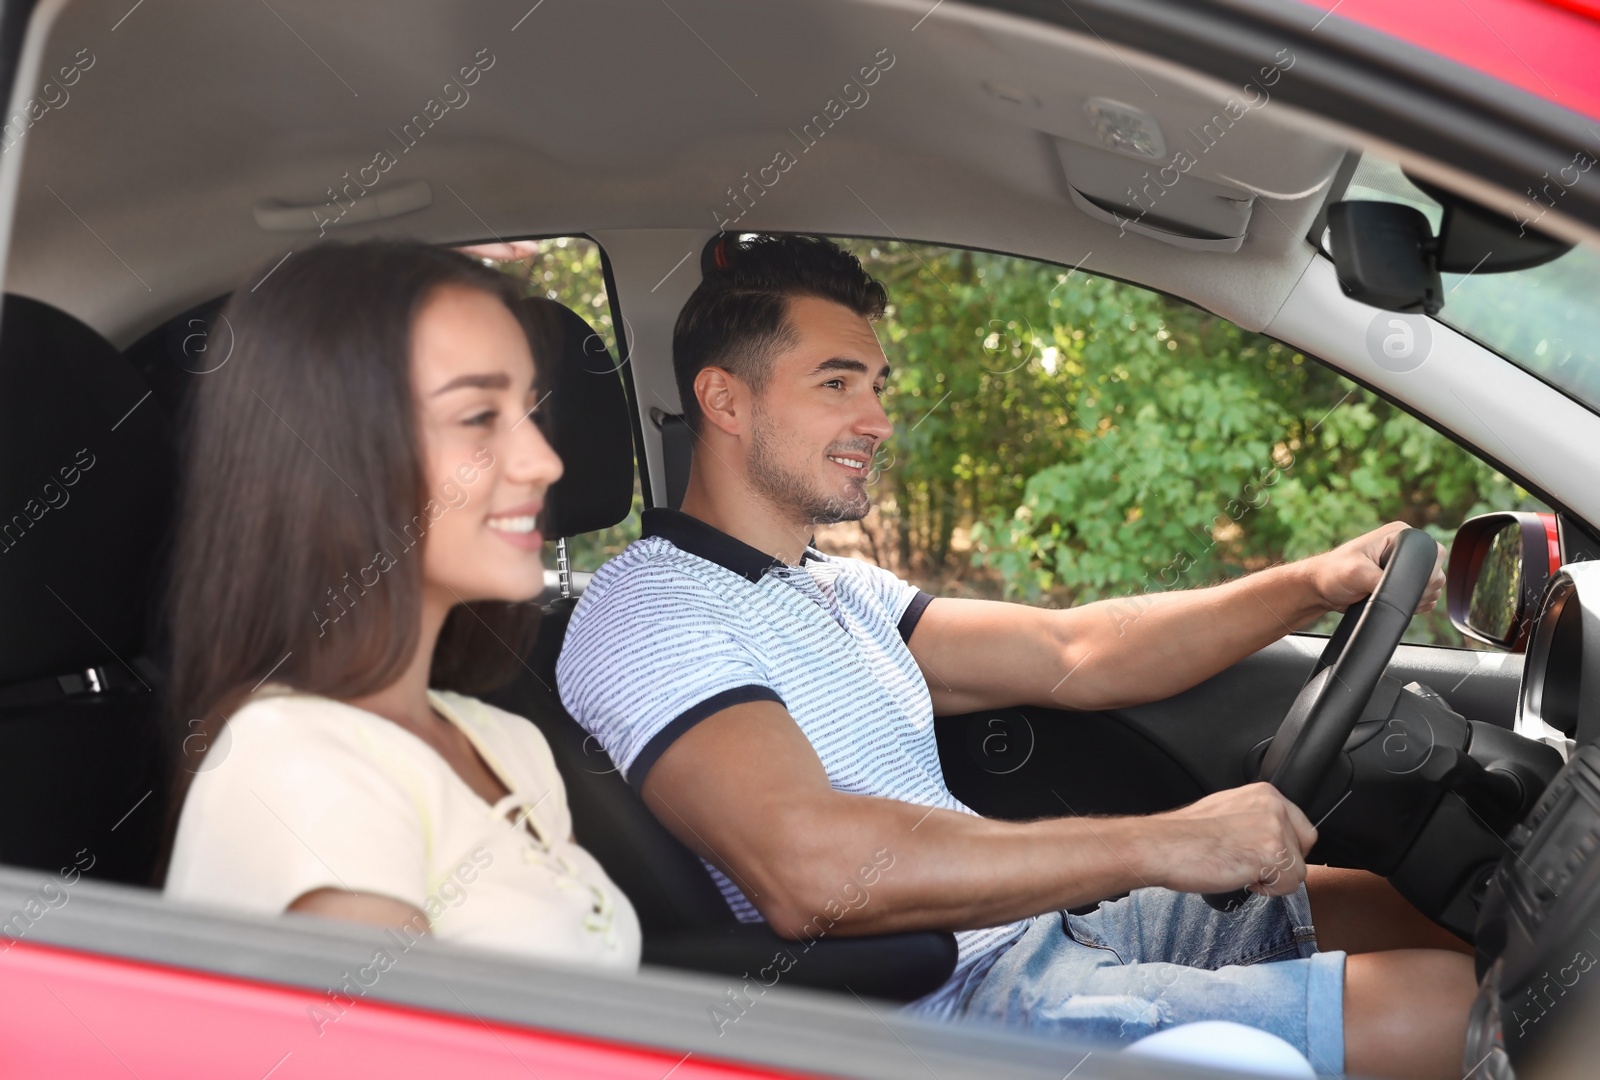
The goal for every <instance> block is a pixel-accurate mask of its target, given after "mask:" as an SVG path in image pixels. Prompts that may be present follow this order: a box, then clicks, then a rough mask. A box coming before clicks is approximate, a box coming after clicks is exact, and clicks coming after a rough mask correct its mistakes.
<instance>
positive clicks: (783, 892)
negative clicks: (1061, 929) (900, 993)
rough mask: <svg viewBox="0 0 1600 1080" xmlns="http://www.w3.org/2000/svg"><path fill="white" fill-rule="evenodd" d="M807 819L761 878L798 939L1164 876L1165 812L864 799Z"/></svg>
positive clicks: (953, 920) (956, 922) (1080, 896)
mask: <svg viewBox="0 0 1600 1080" xmlns="http://www.w3.org/2000/svg"><path fill="white" fill-rule="evenodd" d="M867 804H870V805H867ZM807 816H808V818H809V822H810V825H809V827H808V828H807V829H806V830H805V831H806V834H807V839H806V840H804V841H798V842H797V847H798V850H796V847H788V849H787V854H786V856H785V858H784V864H785V865H784V867H783V869H782V870H778V868H776V867H774V868H773V872H771V873H762V874H760V877H762V878H763V879H764V880H763V881H762V882H761V883H760V884H759V885H758V886H757V889H758V890H759V893H760V895H759V897H758V899H757V901H756V903H757V906H758V907H759V908H760V909H761V911H762V913H763V914H764V915H765V916H766V917H767V919H768V920H769V921H770V922H771V923H772V924H773V927H774V929H775V930H777V931H778V933H779V934H781V935H783V936H785V937H790V938H796V939H806V938H811V937H816V936H818V934H819V932H820V931H828V932H831V933H835V934H852V935H853V934H878V933H890V932H893V931H897V930H915V929H928V928H944V929H963V928H965V929H970V928H974V927H982V926H995V925H999V924H1002V923H1007V922H1012V921H1014V920H1017V919H1022V918H1027V917H1028V916H1031V915H1037V914H1039V913H1040V912H1044V911H1055V910H1060V909H1063V908H1069V907H1076V906H1078V905H1080V904H1086V903H1091V902H1093V901H1095V900H1100V899H1104V898H1105V897H1108V896H1116V895H1119V894H1121V893H1124V892H1127V891H1129V890H1131V889H1137V888H1142V887H1144V886H1147V885H1155V884H1159V883H1160V881H1159V878H1160V873H1159V872H1158V869H1157V868H1158V866H1159V864H1160V863H1161V861H1162V860H1161V859H1160V858H1159V857H1158V856H1157V855H1156V854H1155V852H1156V850H1157V848H1158V847H1159V843H1160V840H1159V836H1160V833H1161V824H1160V823H1159V821H1158V819H1154V818H1125V817H1112V818H1092V819H1091V818H1060V819H1053V820H1047V821H1035V822H1025V823H1018V822H1006V821H995V820H991V819H987V818H980V817H974V816H971V815H968V814H961V813H957V812H955V811H950V810H932V811H930V810H928V809H927V808H926V807H920V806H913V805H911V804H909V803H900V802H895V801H892V800H887V799H860V798H854V797H850V798H847V800H846V801H845V802H843V803H841V804H839V805H838V806H836V807H834V808H831V809H829V810H823V811H821V812H820V813H818V812H813V813H811V814H809V815H807ZM774 846H775V847H776V846H777V845H774ZM750 869H752V868H751V867H748V866H747V867H746V870H747V871H749V870H750Z"/></svg>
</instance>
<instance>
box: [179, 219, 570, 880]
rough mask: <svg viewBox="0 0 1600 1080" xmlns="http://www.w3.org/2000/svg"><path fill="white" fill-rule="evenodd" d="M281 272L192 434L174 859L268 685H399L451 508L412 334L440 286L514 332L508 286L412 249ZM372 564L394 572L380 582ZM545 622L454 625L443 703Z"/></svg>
mask: <svg viewBox="0 0 1600 1080" xmlns="http://www.w3.org/2000/svg"><path fill="white" fill-rule="evenodd" d="M269 269H271V268H270V267H268V266H263V267H261V269H260V271H259V272H258V273H257V274H255V275H254V276H252V277H251V279H250V280H252V281H259V280H260V279H261V278H262V277H263V276H265V278H266V280H265V281H261V283H260V284H259V285H258V286H257V287H256V288H255V289H254V290H252V291H246V290H243V289H241V290H239V291H238V292H236V293H234V294H233V296H232V298H231V299H230V300H229V301H228V303H227V305H226V307H224V308H223V310H222V313H221V316H220V317H219V319H218V322H219V324H220V323H222V322H223V321H224V320H225V327H224V326H219V327H216V328H214V331H213V340H216V341H219V342H220V341H222V340H225V337H224V334H225V332H226V331H227V330H231V332H232V340H233V351H232V353H231V355H230V356H229V357H228V359H227V361H226V362H225V363H224V364H223V365H222V367H220V368H219V369H217V370H216V371H214V372H212V373H210V374H207V375H204V376H201V377H199V378H198V379H197V382H198V385H197V386H195V387H194V392H193V394H192V395H191V398H190V401H189V411H188V415H187V417H186V421H185V424H184V427H185V438H184V450H183V475H182V481H181V484H180V488H179V497H178V519H177V528H176V532H175V539H174V544H173V555H172V562H171V566H170V568H169V586H168V592H167V610H166V622H167V631H168V635H169V648H170V656H171V671H170V681H169V686H168V717H169V720H170V723H171V727H172V736H173V741H172V743H171V744H170V745H171V746H172V747H173V748H174V750H176V752H177V756H178V761H177V764H176V767H175V768H174V769H173V771H172V774H171V775H172V776H173V777H174V783H173V785H172V792H171V802H170V806H169V828H168V844H167V846H166V850H167V851H168V852H170V847H171V843H170V841H171V838H172V835H173V832H174V830H175V827H176V821H177V817H178V813H179V811H180V809H181V807H182V804H183V799H184V796H185V795H186V793H187V791H188V788H189V784H190V783H191V782H192V780H193V778H194V775H195V774H196V773H197V772H199V771H201V770H203V769H206V768H210V767H219V766H220V765H221V764H222V755H223V753H224V752H225V750H226V742H225V741H224V740H222V734H223V728H224V725H225V724H226V723H227V718H228V716H229V715H230V714H232V713H233V712H234V711H235V710H236V709H238V708H239V706H240V705H241V704H242V703H243V702H244V700H245V699H246V698H247V697H248V696H249V695H250V694H251V693H252V692H253V691H254V690H255V689H257V688H258V687H259V686H260V685H261V684H262V683H263V682H265V681H267V680H268V679H270V680H271V681H272V682H274V683H285V684H287V685H289V686H291V687H293V688H294V689H296V690H298V691H301V692H304V693H310V694H320V695H323V696H326V697H330V698H335V699H340V700H347V699H350V698H355V697H360V696H363V695H365V694H370V693H373V692H375V691H377V690H380V689H382V688H383V687H385V686H388V685H389V684H390V683H392V682H394V680H395V679H397V678H399V676H400V674H401V673H402V672H403V671H404V670H405V668H406V666H407V665H408V663H409V662H410V660H411V657H412V655H413V653H414V652H415V651H416V649H417V647H418V640H419V629H420V624H421V610H422V545H423V544H425V543H426V542H427V532H428V526H429V524H430V519H429V514H428V513H427V512H426V511H425V509H424V508H425V506H426V505H427V504H428V502H429V500H430V499H432V500H437V501H439V502H440V503H442V502H443V501H444V500H445V499H448V498H449V497H450V494H449V493H443V492H429V491H427V490H426V479H425V476H424V472H423V465H422V455H421V452H420V449H419V446H418V436H417V406H416V403H415V401H414V398H413V394H412V388H411V338H412V327H413V324H414V322H415V320H416V317H417V314H418V312H419V311H420V310H421V308H422V306H423V304H424V303H425V302H426V300H427V299H428V298H429V296H430V295H431V294H432V293H433V291H434V290H436V289H438V288H440V287H442V286H446V285H456V286H466V287H469V288H475V289H480V290H482V291H484V292H486V293H489V294H490V295H492V296H494V297H496V298H498V299H500V300H502V301H503V302H504V303H505V304H506V306H507V307H508V308H509V309H510V310H511V311H512V313H513V314H514V315H516V316H517V317H518V318H519V321H521V319H522V315H521V305H519V304H518V302H517V301H518V295H517V287H516V285H515V283H514V282H512V280H511V279H510V278H509V277H507V276H506V275H504V274H502V273H500V272H498V271H496V270H493V269H491V268H489V267H486V266H484V265H483V264H482V263H478V262H474V261H473V260H472V259H469V258H468V257H466V256H465V255H461V254H458V253H455V252H451V251H446V250H441V249H437V248H431V247H428V246H426V245H423V244H418V243H411V242H396V241H369V242H365V243H360V244H329V245H326V246H321V247H317V248H313V249H311V250H309V251H306V252H303V253H298V254H295V255H294V256H292V257H291V258H290V259H289V260H288V261H287V262H284V263H283V264H282V265H281V266H279V267H278V268H277V269H276V270H273V271H272V272H271V273H270V274H269V273H268V270H269ZM524 325H526V324H524ZM542 377H543V372H542V370H541V378H542ZM380 553H381V554H382V555H383V556H387V559H388V560H390V561H392V565H391V566H389V567H388V568H386V569H383V570H382V571H381V573H378V572H377V571H376V570H375V569H374V567H378V566H382V565H383V561H382V560H381V559H380V558H379V556H380ZM374 576H376V577H377V579H378V580H377V581H376V582H375V583H373V577H374ZM538 610H539V609H538V606H537V604H535V603H521V604H512V603H475V604H472V605H467V606H462V607H457V608H456V609H455V610H454V611H452V612H451V614H450V617H449V618H448V619H447V620H446V623H445V627H444V629H443V631H442V632H441V634H440V638H439V643H438V646H437V647H436V649H435V652H434V657H433V666H432V671H431V680H430V681H431V682H432V684H433V685H435V686H441V687H445V688H448V689H456V690H460V691H462V692H465V693H481V692H483V691H485V690H487V689H490V688H492V687H494V686H496V685H499V684H501V683H503V682H504V681H505V680H506V677H507V676H508V675H510V674H511V673H514V672H515V671H516V670H518V668H519V666H520V665H521V664H522V663H523V656H524V654H525V653H526V652H527V649H528V646H529V645H531V642H532V638H533V634H534V632H535V631H536V628H537V619H538ZM164 863H165V859H163V864H164ZM164 874H165V866H164V865H163V866H162V867H161V869H160V871H159V875H161V876H164Z"/></svg>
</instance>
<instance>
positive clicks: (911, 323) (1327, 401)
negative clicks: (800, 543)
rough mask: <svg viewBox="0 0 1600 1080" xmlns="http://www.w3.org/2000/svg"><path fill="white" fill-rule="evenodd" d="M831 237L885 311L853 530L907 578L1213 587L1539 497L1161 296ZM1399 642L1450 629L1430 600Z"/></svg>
mask: <svg viewBox="0 0 1600 1080" xmlns="http://www.w3.org/2000/svg"><path fill="white" fill-rule="evenodd" d="M849 246H850V247H851V248H852V249H853V250H854V251H855V252H856V253H857V254H858V255H859V256H861V258H862V259H863V262H864V263H865V264H866V265H867V267H868V270H869V271H870V272H871V273H873V274H874V276H877V277H878V278H880V280H882V281H884V283H885V285H886V286H887V288H888V290H889V295H890V298H891V301H892V307H891V309H890V311H889V313H888V315H887V316H886V317H885V319H884V320H883V322H882V323H881V324H880V328H879V333H880V337H881V338H882V340H883V342H884V347H885V350H886V351H887V353H888V354H889V358H890V362H891V364H892V365H894V371H893V373H892V375H891V381H890V393H889V394H888V395H887V398H886V400H887V408H888V410H889V412H890V415H891V419H893V420H894V422H895V428H896V435H895V438H894V440H893V442H892V443H891V444H890V446H889V447H888V448H887V449H886V451H885V460H884V461H883V462H882V465H881V473H880V477H881V478H880V480H879V485H880V494H879V508H880V509H879V514H878V515H877V516H878V518H879V519H880V523H879V525H878V526H877V528H878V530H879V532H880V533H882V534H884V535H873V536H871V537H870V538H869V539H870V540H871V542H872V546H873V547H874V548H875V549H877V550H878V551H879V552H880V554H881V555H891V556H892V557H891V558H889V559H888V560H881V561H888V562H889V563H891V564H892V565H893V567H894V569H896V570H897V571H898V572H900V573H902V574H903V575H906V576H908V577H911V578H914V579H918V580H923V581H930V582H934V583H943V584H948V581H949V579H950V578H952V577H954V578H955V579H957V580H962V579H965V580H973V579H980V580H981V579H984V578H988V579H990V580H996V581H997V584H998V586H999V591H1000V592H1001V594H1003V595H1006V596H1009V597H1013V598H1019V599H1023V600H1027V601H1030V602H1034V603H1044V604H1051V605H1066V604H1073V603H1080V602H1084V601H1087V600H1092V599H1096V598H1100V597H1105V596H1116V595H1127V594H1131V593H1143V592H1150V591H1158V590H1163V589H1168V588H1182V587H1192V586H1196V585H1204V584H1210V583H1214V582H1216V581H1220V580H1224V579H1226V578H1229V577H1233V576H1237V575H1239V574H1242V573H1245V572H1248V571H1251V570H1256V569H1260V568H1262V567H1264V566H1268V565H1271V564H1272V563H1274V562H1278V561H1282V560H1287V559H1295V558H1299V557H1301V556H1303V555H1308V554H1312V553H1314V552H1317V551H1321V550H1325V549H1327V548H1328V547H1331V546H1333V545H1334V544H1337V543H1339V542H1341V541H1343V540H1346V539H1349V538H1350V537H1352V536H1354V535H1356V534H1358V533H1361V532H1364V531H1366V530H1368V529H1371V528H1374V527H1376V526H1377V525H1379V524H1381V523H1382V522H1384V521H1389V520H1403V521H1406V522H1408V523H1409V524H1412V525H1416V526H1419V527H1422V528H1425V529H1427V530H1428V531H1429V532H1431V533H1432V534H1433V535H1435V536H1436V537H1437V538H1439V539H1441V540H1443V541H1445V542H1446V543H1448V540H1449V537H1450V535H1451V534H1452V532H1453V530H1454V528H1455V527H1456V526H1457V525H1458V524H1459V523H1460V522H1461V520H1462V519H1464V518H1465V517H1468V516H1471V515H1472V514H1475V513H1481V512H1483V511H1485V510H1488V509H1507V508H1533V507H1537V506H1538V504H1537V503H1536V501H1534V500H1532V499H1531V498H1530V497H1529V495H1528V493H1527V492H1526V491H1523V490H1522V489H1520V488H1516V487H1515V486H1514V485H1512V484H1511V483H1510V482H1509V481H1507V480H1506V479H1505V478H1504V477H1502V476H1501V475H1500V474H1499V473H1497V472H1496V471H1495V470H1493V469H1492V468H1490V467H1489V466H1488V465H1486V464H1484V463H1483V462H1481V461H1480V460H1478V459H1477V458H1476V457H1474V456H1473V455H1471V454H1469V453H1468V452H1466V451H1465V450H1463V449H1461V448H1460V447H1458V446H1457V445H1455V444H1454V443H1453V442H1451V441H1450V440H1449V439H1447V438H1445V437H1444V436H1442V435H1440V434H1438V433H1437V432H1435V431H1434V430H1433V429H1431V428H1429V427H1427V426H1426V425H1424V424H1422V423H1421V422H1419V421H1418V420H1416V419H1415V418H1414V417H1412V416H1410V415H1409V414H1407V413H1405V412H1404V411H1402V410H1400V409H1399V408H1398V407H1396V406H1394V405H1393V404H1391V403H1389V402H1387V401H1384V400H1382V399H1381V398H1379V397H1377V396H1376V395H1374V394H1372V393H1370V392H1367V391H1365V390H1362V389H1360V388H1359V387H1357V386H1356V385H1355V384H1353V383H1351V382H1350V381H1349V380H1347V379H1344V378H1343V377H1342V376H1340V375H1338V374H1336V373H1335V372H1333V371H1332V370H1331V369H1329V368H1326V367H1324V366H1323V365H1321V364H1318V363H1316V362H1314V361H1311V360H1308V359H1307V358H1306V357H1304V356H1303V355H1301V354H1299V353H1297V352H1295V351H1294V350H1292V349H1290V348H1288V347H1287V346H1284V345H1282V344H1280V343H1278V342H1275V341H1273V340H1271V339H1269V338H1266V337H1264V336H1262V335H1259V334H1253V333H1250V332H1247V331H1245V330H1242V329H1240V328H1239V327H1237V326H1235V325H1234V324H1232V323H1230V322H1228V321H1227V320H1225V319H1221V318H1218V317H1216V316H1213V315H1211V314H1209V313H1207V312H1204V311H1201V310H1199V309H1197V308H1194V307H1193V306H1191V305H1188V304H1186V303H1183V302H1181V301H1178V300H1175V299H1173V298H1170V297H1166V296H1163V295H1161V294H1159V293H1154V292H1151V291H1149V290H1146V289H1141V288H1137V287H1134V286H1130V285H1126V284H1123V283H1121V282H1117V281H1113V280H1110V279H1106V278H1099V277H1095V276H1092V275H1089V274H1085V273H1084V272H1082V271H1076V272H1072V271H1068V270H1066V269H1065V268H1061V267H1056V266H1051V265H1047V264H1042V263H1037V262H1033V261H1030V260H1025V259H1018V258H1012V257H1007V256H1000V255H989V254H982V253H977V252H970V251H960V250H953V249H947V248H938V247H931V246H922V245H904V244H898V243H885V242H877V241H872V242H868V241H855V242H850V243H849ZM963 534H965V536H966V539H967V541H968V547H967V551H966V552H965V555H964V558H963V559H961V560H957V559H955V558H953V546H954V544H953V542H954V541H955V540H956V538H957V537H959V536H961V535H963ZM963 564H964V565H963ZM1411 637H1412V639H1413V640H1424V641H1449V642H1452V643H1458V642H1459V641H1460V637H1459V635H1458V634H1456V633H1455V631H1454V630H1453V628H1451V627H1450V625H1449V622H1448V620H1447V619H1446V618H1444V616H1443V614H1442V613H1434V614H1432V615H1430V616H1428V617H1425V618H1421V619H1418V620H1416V621H1415V622H1414V623H1413V628H1412V634H1411Z"/></svg>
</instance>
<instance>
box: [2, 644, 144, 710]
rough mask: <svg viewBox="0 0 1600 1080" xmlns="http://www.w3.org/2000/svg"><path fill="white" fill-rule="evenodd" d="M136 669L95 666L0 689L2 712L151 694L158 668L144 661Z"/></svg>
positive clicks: (114, 665) (138, 663) (135, 664)
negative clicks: (117, 695) (108, 696)
mask: <svg viewBox="0 0 1600 1080" xmlns="http://www.w3.org/2000/svg"><path fill="white" fill-rule="evenodd" d="M132 666H133V669H136V670H130V669H129V668H126V667H123V666H122V665H121V664H110V665H103V664H96V665H95V666H93V667H88V668H84V669H83V670H82V671H72V672H68V673H67V674H65V675H52V676H46V677H45V678H42V679H29V680H27V681H26V682H19V683H12V684H11V685H10V686H3V687H0V709H16V708H22V707H25V706H29V705H53V704H55V703H57V702H59V701H63V700H71V699H76V698H91V697H98V696H100V695H102V694H111V693H124V692H128V691H134V692H139V693H149V692H150V691H152V690H154V689H155V687H156V685H157V684H159V683H160V681H161V678H160V674H159V673H158V672H157V671H156V667H155V665H154V664H152V663H151V662H150V661H149V660H147V659H145V658H144V657H142V656H141V657H138V658H136V659H135V660H134V661H133V665H132Z"/></svg>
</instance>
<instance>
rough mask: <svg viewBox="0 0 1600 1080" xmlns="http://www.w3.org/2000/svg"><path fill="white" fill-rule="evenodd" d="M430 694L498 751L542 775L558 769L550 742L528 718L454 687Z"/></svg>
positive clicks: (436, 701)
mask: <svg viewBox="0 0 1600 1080" xmlns="http://www.w3.org/2000/svg"><path fill="white" fill-rule="evenodd" d="M428 693H429V694H430V695H432V696H433V697H434V700H435V704H442V705H444V706H445V707H446V708H447V709H448V710H449V711H450V712H451V713H453V714H454V716H455V717H456V719H457V720H458V721H460V722H461V723H462V724H464V725H465V726H467V727H468V728H470V729H471V732H472V734H474V735H476V736H477V737H478V738H479V739H481V740H482V741H483V742H484V743H485V744H487V745H488V746H490V747H492V748H493V749H494V750H495V751H496V752H497V753H501V754H504V755H506V756H507V757H514V758H517V759H520V760H522V761H526V762H528V763H529V764H530V765H533V766H534V767H536V768H537V769H538V770H539V772H540V773H541V774H542V773H543V772H544V771H545V770H546V769H548V770H550V771H552V772H553V771H554V769H555V758H554V756H553V755H552V754H551V752H550V743H549V742H548V741H547V740H546V739H545V737H544V733H543V732H541V731H540V730H539V728H538V727H537V726H536V725H535V724H534V723H533V721H531V720H529V719H528V718H527V717H525V716H520V715H518V714H517V713H514V712H511V711H509V710H507V709H502V708H500V707H499V706H497V705H491V704H489V703H488V702H487V701H483V700H482V699H480V698H475V697H472V696H471V695H470V694H460V693H457V692H455V691H454V690H429V691H428Z"/></svg>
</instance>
